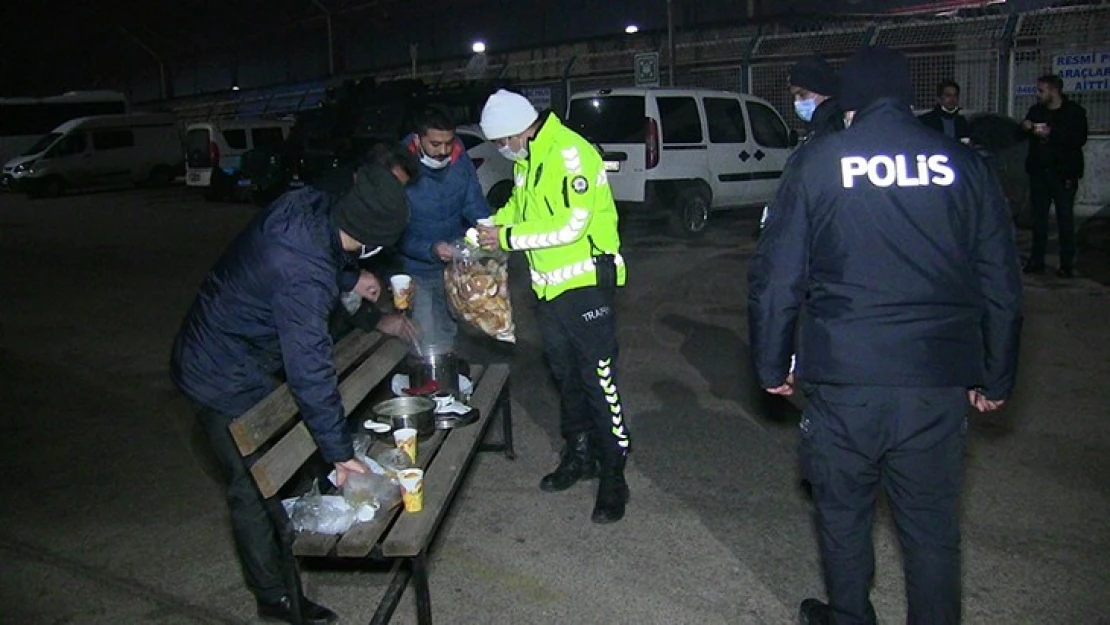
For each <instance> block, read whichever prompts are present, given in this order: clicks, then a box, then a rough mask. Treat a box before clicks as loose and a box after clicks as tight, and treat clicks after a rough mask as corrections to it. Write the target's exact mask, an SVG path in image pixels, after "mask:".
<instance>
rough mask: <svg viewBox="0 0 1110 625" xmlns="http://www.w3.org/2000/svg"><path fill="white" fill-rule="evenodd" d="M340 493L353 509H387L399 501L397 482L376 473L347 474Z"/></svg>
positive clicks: (399, 493) (399, 492)
mask: <svg viewBox="0 0 1110 625" xmlns="http://www.w3.org/2000/svg"><path fill="white" fill-rule="evenodd" d="M342 491H343V499H345V500H347V503H348V504H350V505H351V506H352V507H354V508H359V507H360V506H369V507H371V508H373V509H374V510H380V509H382V508H387V509H388V508H391V507H393V505H394V504H395V503H396V502H397V501H399V500H400V499H401V490H400V487H399V485H398V484H397V481H396V480H391V479H389V478H388V477H386V476H384V475H378V474H376V473H350V474H348V475H347V480H346V481H345V482H343V488H342ZM360 520H361V519H360Z"/></svg>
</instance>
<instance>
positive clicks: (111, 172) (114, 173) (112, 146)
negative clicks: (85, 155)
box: [92, 128, 137, 186]
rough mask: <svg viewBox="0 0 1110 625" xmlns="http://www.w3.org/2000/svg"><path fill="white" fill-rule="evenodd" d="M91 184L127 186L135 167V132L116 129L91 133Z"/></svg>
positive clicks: (127, 129) (128, 129) (126, 129)
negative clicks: (93, 177) (93, 178)
mask: <svg viewBox="0 0 1110 625" xmlns="http://www.w3.org/2000/svg"><path fill="white" fill-rule="evenodd" d="M92 144H93V145H92V147H93V154H92V161H93V175H94V176H95V180H94V181H93V184H95V185H97V186H102V185H110V186H115V185H120V184H128V183H130V182H131V180H132V179H133V177H134V173H133V170H134V168H135V166H136V163H135V160H136V156H137V154H136V150H135V131H133V130H131V129H130V128H116V129H106V130H94V131H92Z"/></svg>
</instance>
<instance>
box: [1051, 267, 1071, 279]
mask: <svg viewBox="0 0 1110 625" xmlns="http://www.w3.org/2000/svg"><path fill="white" fill-rule="evenodd" d="M1056 277H1057V278H1074V277H1075V273H1074V272H1072V270H1071V267H1060V268H1059V269H1057V270H1056Z"/></svg>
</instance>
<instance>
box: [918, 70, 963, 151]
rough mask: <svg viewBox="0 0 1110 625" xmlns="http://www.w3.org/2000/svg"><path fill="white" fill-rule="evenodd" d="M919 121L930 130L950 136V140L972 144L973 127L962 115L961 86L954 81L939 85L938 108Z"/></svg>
mask: <svg viewBox="0 0 1110 625" xmlns="http://www.w3.org/2000/svg"><path fill="white" fill-rule="evenodd" d="M918 119H920V120H921V123H923V124H925V125H926V126H928V127H929V128H932V129H933V130H935V131H937V132H943V133H944V134H946V135H948V137H949V138H950V139H955V140H956V141H961V142H963V143H971V125H970V124H968V123H967V118H966V117H964V116H963V115H961V114H960V85H959V83H957V82H956V81H954V80H946V81H944V82H942V83H940V84H939V85H937V104H936V106H934V107H933V110H931V111H929V112H928V113H925V114H924V115H922V116H921V117H918Z"/></svg>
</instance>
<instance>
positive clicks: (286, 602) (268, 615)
mask: <svg viewBox="0 0 1110 625" xmlns="http://www.w3.org/2000/svg"><path fill="white" fill-rule="evenodd" d="M258 616H259V617H261V618H262V620H263V621H265V622H267V623H294V622H296V620H297V619H296V616H295V615H294V614H293V602H292V601H291V600H290V597H288V596H285V597H282V598H281V600H280V601H278V602H276V603H263V602H261V601H259V602H258ZM301 617H302V618H301V622H303V623H306V624H307V625H330V624H331V623H337V622H339V616H338V615H337V614H336V613H335V612H332V611H331V610H329V609H328V608H325V607H324V606H322V605H320V604H318V603H313V602H312V601H309V600H308V599H306V598H305V597H301Z"/></svg>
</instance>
